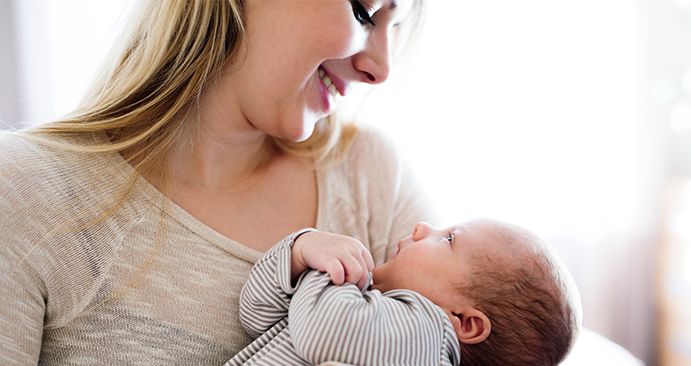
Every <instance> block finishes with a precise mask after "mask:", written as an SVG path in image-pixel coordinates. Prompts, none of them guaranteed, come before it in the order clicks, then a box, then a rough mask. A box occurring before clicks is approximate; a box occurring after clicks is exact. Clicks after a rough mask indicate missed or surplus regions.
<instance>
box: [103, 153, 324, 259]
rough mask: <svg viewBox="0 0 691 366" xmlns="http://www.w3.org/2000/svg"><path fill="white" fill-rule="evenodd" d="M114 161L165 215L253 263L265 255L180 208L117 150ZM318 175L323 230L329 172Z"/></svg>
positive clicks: (118, 170) (319, 224)
mask: <svg viewBox="0 0 691 366" xmlns="http://www.w3.org/2000/svg"><path fill="white" fill-rule="evenodd" d="M111 162H112V164H110V167H111V168H112V169H113V170H114V173H116V174H118V175H120V176H121V177H122V178H123V179H125V180H128V179H132V177H133V176H135V177H136V182H135V183H134V189H135V190H136V191H137V192H139V193H140V194H142V195H143V196H144V197H145V198H146V199H147V200H148V201H149V202H150V203H151V204H153V205H154V206H156V207H157V208H159V209H160V210H161V211H162V212H163V213H164V214H166V215H168V216H169V217H171V218H172V219H174V220H175V221H177V222H179V223H180V224H182V225H183V226H185V227H186V228H187V229H189V230H190V231H192V232H193V233H195V234H196V235H198V236H199V237H201V238H202V239H204V240H207V241H209V242H210V243H212V244H214V245H216V246H218V247H220V248H221V249H223V250H225V251H227V252H228V253H230V254H232V255H234V256H236V257H238V258H240V259H243V260H245V261H248V262H250V263H255V262H256V261H258V260H259V258H261V257H262V255H264V253H263V252H260V251H258V250H256V249H253V248H250V247H248V246H246V245H244V244H243V243H241V242H239V241H236V240H235V239H233V238H230V237H228V236H225V235H223V234H221V233H219V232H218V231H216V230H214V229H213V228H212V227H210V226H208V225H206V224H205V223H203V222H202V221H200V220H199V219H197V218H196V217H194V216H193V215H192V214H191V213H189V212H188V211H187V210H185V209H184V208H182V207H180V206H179V205H178V204H176V203H175V202H174V201H173V200H171V199H169V198H168V197H167V196H166V195H164V194H163V193H162V192H161V191H159V190H158V189H157V188H156V187H155V186H153V185H152V184H151V183H149V181H147V180H146V178H144V177H143V176H142V175H141V174H139V172H137V170H136V169H135V168H134V167H133V166H132V165H130V163H129V162H128V161H127V160H125V158H124V157H122V155H120V153H118V152H114V153H113V157H112V159H111ZM314 174H315V179H316V188H317V215H316V222H315V228H316V229H317V230H320V229H321V228H323V227H324V223H325V221H324V215H325V209H324V207H323V205H324V204H325V203H326V201H327V200H326V198H327V197H328V192H327V186H328V184H325V176H324V174H325V172H324V170H323V169H319V168H315V173H314Z"/></svg>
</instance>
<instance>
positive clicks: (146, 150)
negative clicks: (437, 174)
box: [25, 0, 348, 173]
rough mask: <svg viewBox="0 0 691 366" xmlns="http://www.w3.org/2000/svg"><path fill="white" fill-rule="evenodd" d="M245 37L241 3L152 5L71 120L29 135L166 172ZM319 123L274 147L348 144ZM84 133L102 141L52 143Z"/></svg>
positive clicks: (297, 149) (316, 151) (212, 0)
mask: <svg viewBox="0 0 691 366" xmlns="http://www.w3.org/2000/svg"><path fill="white" fill-rule="evenodd" d="M244 38H245V28H244V22H243V4H242V1H241V0H170V1H165V2H162V1H150V2H148V3H147V4H146V5H144V6H143V7H142V8H141V9H140V13H139V14H138V17H137V18H135V22H134V23H133V24H132V27H130V32H129V33H128V34H126V35H125V38H124V39H123V42H122V44H123V46H124V47H122V49H120V50H118V49H115V50H114V51H113V53H116V55H114V57H113V59H114V61H115V62H114V64H111V65H110V66H105V67H104V69H103V70H102V71H101V75H100V77H99V78H98V79H97V81H96V82H95V83H94V85H93V86H92V88H91V90H90V92H89V93H88V94H87V96H86V97H85V99H84V100H83V101H82V103H81V105H80V106H79V107H78V108H77V109H76V110H75V111H74V112H73V113H71V114H70V115H69V116H67V117H66V118H63V119H61V120H57V121H53V122H50V123H47V124H43V125H39V126H37V127H35V128H32V129H29V130H27V131H25V132H26V133H25V134H26V135H27V136H28V137H30V138H33V139H36V140H39V141H42V142H45V143H48V144H50V145H53V146H57V147H60V148H63V149H67V150H72V151H81V152H122V151H124V150H128V149H130V150H132V151H135V153H134V154H132V155H128V156H127V159H128V161H129V162H130V163H131V164H132V165H134V166H135V167H136V168H137V170H138V171H139V172H141V173H148V172H152V171H153V170H155V169H160V167H161V166H164V164H162V163H164V162H165V160H166V155H167V152H168V150H169V148H170V147H171V145H172V143H173V142H174V141H175V140H176V139H177V138H178V136H179V134H180V132H181V127H182V121H183V120H184V118H183V117H184V116H185V114H186V113H188V112H189V111H190V109H191V107H192V106H193V105H194V104H195V102H196V101H198V99H199V97H200V96H201V94H202V93H203V91H204V90H205V87H206V86H207V85H209V83H210V82H212V81H213V79H214V77H215V76H217V75H218V74H219V73H220V71H221V70H222V68H223V67H224V65H225V64H226V63H227V62H228V61H229V60H232V59H233V57H234V56H235V54H236V53H237V50H238V48H239V47H240V45H241V42H242V41H243V39H244ZM118 51H119V52H118ZM319 125H320V126H319V128H317V129H315V134H314V135H313V136H312V137H311V138H310V139H308V140H307V141H305V142H303V143H300V144H290V143H285V142H281V141H275V142H276V145H277V146H279V148H282V149H283V150H285V151H287V152H290V153H298V154H308V155H313V156H315V157H317V158H319V159H324V158H326V157H327V156H328V155H329V154H328V153H329V152H330V151H331V150H334V149H333V148H334V147H335V146H337V145H339V143H344V142H345V141H343V139H341V138H339V137H340V135H341V134H340V132H341V130H342V129H341V126H340V125H339V124H338V123H336V121H335V120H331V119H329V120H326V121H322V122H321V123H320V124H319ZM84 135H91V136H94V137H96V139H94V140H93V142H89V143H84V140H64V139H63V140H58V139H53V138H51V137H54V136H84ZM347 135H348V134H347ZM68 141H69V142H68Z"/></svg>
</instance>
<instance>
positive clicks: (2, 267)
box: [0, 213, 46, 365]
mask: <svg viewBox="0 0 691 366" xmlns="http://www.w3.org/2000/svg"><path fill="white" fill-rule="evenodd" d="M0 215H2V213H0ZM4 219H5V217H3V220H4ZM8 240H10V238H9V237H8V236H6V235H4V233H0V246H2V249H0V293H1V294H2V295H1V296H0V329H1V330H0V360H2V364H3V365H36V364H37V363H38V357H39V353H40V351H41V337H42V335H43V318H44V315H45V300H44V297H45V293H46V291H45V286H44V284H43V282H42V281H41V280H40V278H39V277H38V275H37V273H36V272H35V271H34V269H33V267H32V264H31V263H29V262H27V261H26V260H25V258H22V257H23V256H20V255H18V254H17V253H15V252H13V251H12V246H11V243H9V242H8Z"/></svg>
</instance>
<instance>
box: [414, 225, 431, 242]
mask: <svg viewBox="0 0 691 366" xmlns="http://www.w3.org/2000/svg"><path fill="white" fill-rule="evenodd" d="M430 232H432V226H430V224H428V223H426V222H418V223H417V224H415V227H414V228H413V234H412V237H413V240H414V241H419V240H422V239H424V238H425V237H427V235H429V234H430Z"/></svg>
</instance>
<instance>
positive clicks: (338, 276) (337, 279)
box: [324, 258, 346, 285]
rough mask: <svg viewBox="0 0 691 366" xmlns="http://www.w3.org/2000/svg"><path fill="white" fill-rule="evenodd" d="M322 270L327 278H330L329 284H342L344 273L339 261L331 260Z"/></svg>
mask: <svg viewBox="0 0 691 366" xmlns="http://www.w3.org/2000/svg"><path fill="white" fill-rule="evenodd" d="M324 270H325V271H326V273H328V274H329V277H331V282H333V283H334V285H342V284H343V281H344V280H345V273H346V271H345V269H344V268H343V265H342V264H341V261H339V260H338V259H337V258H331V259H330V260H329V261H328V262H327V263H326V265H325V266H324Z"/></svg>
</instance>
